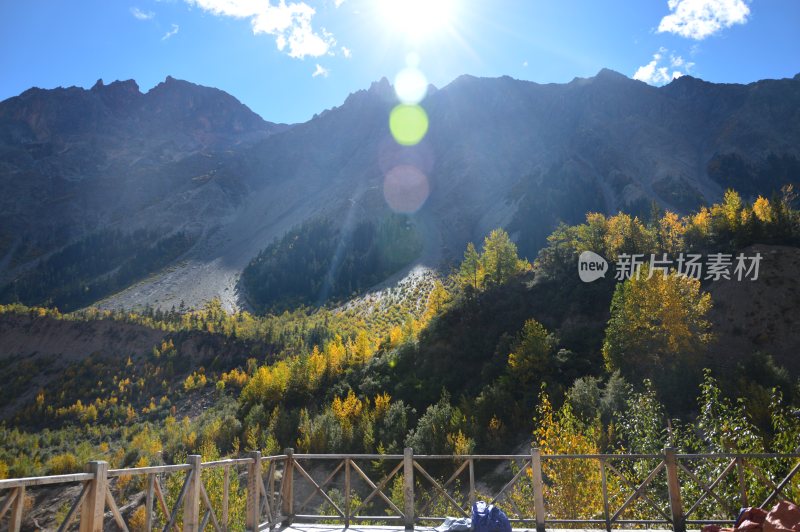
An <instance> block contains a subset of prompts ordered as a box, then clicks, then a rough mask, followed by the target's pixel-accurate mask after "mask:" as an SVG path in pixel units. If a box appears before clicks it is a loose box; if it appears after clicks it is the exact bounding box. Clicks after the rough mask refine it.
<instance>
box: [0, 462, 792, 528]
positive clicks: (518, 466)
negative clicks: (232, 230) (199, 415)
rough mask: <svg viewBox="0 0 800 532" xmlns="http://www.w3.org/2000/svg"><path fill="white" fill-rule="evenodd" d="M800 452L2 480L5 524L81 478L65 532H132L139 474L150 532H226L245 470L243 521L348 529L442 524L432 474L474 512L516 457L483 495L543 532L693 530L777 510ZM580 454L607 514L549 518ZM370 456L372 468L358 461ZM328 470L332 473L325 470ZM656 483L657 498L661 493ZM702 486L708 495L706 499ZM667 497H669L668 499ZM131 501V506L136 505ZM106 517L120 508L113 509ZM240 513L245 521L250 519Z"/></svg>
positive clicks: (295, 466)
mask: <svg viewBox="0 0 800 532" xmlns="http://www.w3.org/2000/svg"><path fill="white" fill-rule="evenodd" d="M798 458H800V454H798V453H793V454H772V453H761V454H736V453H721V454H691V455H690V454H678V453H677V452H676V451H675V450H674V449H671V448H667V449H665V450H664V452H663V453H661V454H594V455H542V454H541V453H540V451H539V450H538V449H535V448H534V449H532V450H531V452H530V454H529V455H414V454H413V451H412V450H411V449H405V452H404V454H402V455H386V454H374V455H369V454H295V453H294V452H293V450H292V449H287V450H286V453H285V454H282V455H275V456H266V457H263V456H261V453H260V452H252V453H249V454H248V455H247V456H246V457H245V458H238V459H228V460H219V461H215V462H206V463H202V462H201V457H200V456H199V455H190V456H189V457H188V460H187V463H186V464H178V465H164V466H152V467H141V468H134V469H109V468H108V463H107V462H103V461H96V462H90V463H89V464H88V468H87V472H86V473H78V474H70V475H55V476H46V477H31V478H20V479H8V480H0V495H3V493H4V492H5V498H4V499H3V501H2V503H0V529H8V530H11V531H13V532H17V531H19V530H20V529H21V527H22V525H23V519H24V513H25V511H26V504H25V501H26V495H25V494H26V491H28V490H33V489H36V488H39V487H42V486H62V487H63V486H69V485H72V486H80V490H79V494H78V495H77V497H76V498H75V499H74V500H73V501H72V502H71V505H70V506H69V510H68V511H67V512H66V515H64V516H63V518H62V520H61V522H60V523H58V530H59V532H60V531H65V530H68V529H69V528H70V526H73V525H77V523H75V520H76V518H78V520H79V526H80V530H81V532H84V531H85V532H89V531H100V530H103V529H104V524H105V525H106V526H112V527H113V525H112V523H113V524H114V525H115V526H116V528H118V529H120V530H124V531H126V532H127V531H128V530H129V528H130V524H131V523H130V512H129V518H128V520H127V521H126V519H125V517H124V513H125V512H124V511H121V509H120V507H119V506H118V505H117V501H116V500H115V495H114V489H112V488H113V486H112V485H113V484H114V483H115V482H118V481H119V479H120V477H127V478H139V479H140V481H141V482H142V484H141V485H142V486H143V491H144V496H143V497H140V501H139V502H138V506H143V508H144V512H143V513H144V522H143V523H137V526H138V527H139V528H142V529H144V530H148V531H149V530H152V529H153V528H154V525H155V524H156V522H158V523H163V528H162V529H163V531H164V532H169V531H170V530H174V531H176V532H177V531H178V525H177V524H178V523H181V524H182V528H183V530H184V531H196V530H204V529H205V528H206V527H207V526H208V525H209V524H210V525H212V526H213V528H214V530H216V531H218V532H222V531H227V530H228V529H229V528H230V526H231V522H232V520H231V516H230V515H229V509H230V505H229V501H230V497H231V489H230V486H231V479H232V475H237V480H239V479H243V480H244V482H243V483H242V484H243V485H244V486H245V487H244V488H243V491H244V493H239V495H244V494H246V509H245V512H246V515H245V516H244V520H243V521H244V523H245V526H246V529H247V530H252V531H259V530H266V529H272V528H275V527H280V526H282V525H288V524H291V523H293V522H300V523H301V522H320V521H325V522H329V523H330V522H335V523H338V524H341V525H343V526H344V527H349V526H350V525H351V524H352V523H354V522H383V523H396V524H397V525H398V526H404V527H405V528H413V527H414V526H415V525H416V524H420V523H423V522H430V521H433V520H441V519H442V517H443V516H442V515H438V516H428V515H426V511H427V510H428V508H429V507H430V506H431V503H432V499H431V498H430V497H427V500H424V501H423V500H422V498H420V497H418V493H417V492H418V490H420V489H421V488H420V486H421V485H422V483H423V482H424V483H426V484H427V485H428V490H429V492H430V493H433V494H435V495H436V496H438V497H439V498H440V499H441V500H443V501H445V504H446V505H447V506H448V510H452V511H453V514H451V515H460V516H468V515H469V514H468V510H469V507H470V506H471V505H472V503H473V502H474V501H475V500H476V498H477V497H478V496H479V484H478V482H477V481H476V473H477V472H478V466H477V464H478V463H481V464H482V466H481V468H482V469H481V470H482V471H484V472H486V471H488V470H489V466H490V465H491V464H493V463H494V464H502V463H503V462H505V463H507V464H514V465H512V466H511V468H510V469H511V478H510V479H509V480H508V481H507V482H505V483H504V484H503V486H502V488H501V489H500V490H499V492H498V493H497V494H496V495H494V496H487V495H485V494H480V496H482V497H485V498H486V499H487V500H488V502H491V503H500V502H502V505H503V506H504V507H506V508H508V513H509V515H510V516H512V521H513V522H514V523H515V524H522V525H524V526H526V527H527V528H536V530H537V532H543V531H544V530H545V528H546V527H549V528H555V527H556V526H559V525H564V524H571V525H583V526H586V525H589V526H594V527H597V528H605V529H606V530H609V531H610V530H611V529H612V528H613V527H615V526H619V525H638V526H648V527H650V526H652V525H666V527H668V528H671V529H672V530H674V531H675V532H685V530H686V526H687V524H694V525H700V524H705V523H709V522H717V523H719V522H730V520H732V519H733V518H734V517H735V512H736V510H737V508H736V506H737V505H738V506H742V507H746V506H749V505H755V504H758V505H759V506H761V507H766V506H767V505H769V504H771V503H772V502H773V501H774V500H776V499H777V498H783V499H786V498H788V497H786V493H785V490H786V489H787V486H789V485H790V484H789V483H790V482H791V480H792V479H793V477H794V476H795V475H796V474H797V473H798V470H800V462H798ZM571 460H572V461H576V460H577V461H583V462H584V463H585V462H586V461H589V462H596V463H597V467H598V468H599V472H600V486H596V489H599V490H600V491H601V493H602V505H603V510H602V515H601V516H595V517H591V518H585V519H583V518H580V519H578V518H576V519H568V520H566V519H548V516H547V504H546V502H545V493H546V491H547V489H548V488H552V487H553V481H552V479H550V478H548V475H547V474H546V472H545V473H543V463H545V464H547V466H548V467H551V468H552V467H556V465H557V464H558V462H561V461H567V462H569V461H571ZM707 460H715V461H717V462H718V463H720V467H721V469H722V471H721V472H720V473H719V474H717V475H716V476H715V477H714V478H710V479H708V480H705V479H701V478H699V477H698V474H697V473H696V469H695V468H693V466H692V464H696V463H697V462H698V461H707ZM770 460H772V461H775V460H781V461H783V462H782V463H789V464H790V467H788V468H787V470H786V471H785V473H786V474H784V475H782V478H780V479H777V481H775V480H776V479H771V478H768V475H767V474H766V473H765V471H766V468H764V467H759V466H757V464H756V462H758V461H770ZM637 461H638V463H639V464H645V465H647V467H645V468H644V469H642V468H639V469H640V470H641V471H642V474H643V475H644V478H638V479H631V478H630V475H629V474H625V473H623V472H622V470H623V469H625V470H629V469H626V468H623V467H622V466H621V465H620V462H627V463H631V462H637ZM359 462H360V463H361V464H362V465H359ZM365 462H369V464H370V466H371V468H370V467H365V466H364V465H363V464H364V463H365ZM615 464H616V465H615ZM650 464H657V465H654V466H651V465H650ZM723 464H724V467H723ZM448 467H451V468H453V469H454V471H453V473H452V474H450V475H449V477H448V478H447V480H443V479H444V476H441V477H440V479H439V480H437V478H436V475H435V474H432V473H431V471H432V470H435V472H436V473H441V472H442V470H443V469H447V468H448ZM365 469H366V470H368V471H371V470H378V471H382V472H383V474H382V477H381V478H380V479H379V480H378V481H377V482H376V481H375V480H373V479H372V478H370V476H369V475H368V474H367V472H366V471H365ZM219 470H221V471H222V479H223V480H222V490H221V501H218V503H217V504H216V506H217V508H216V510H217V511H215V508H214V506H215V505H214V504H212V502H211V498H210V497H209V493H208V491H207V488H206V484H207V481H206V482H204V480H203V472H209V471H219ZM319 471H323V472H322V474H320V472H319ZM178 473H182V474H183V475H184V476H183V482H182V483H180V486H181V487H180V491H179V492H178V493H177V497H175V496H174V494H173V497H171V498H172V499H174V503H173V504H172V507H169V505H168V497H165V485H164V479H165V476H167V475H172V474H178ZM745 473H748V474H749V475H750V477H752V478H756V479H757V480H758V482H759V483H760V484H761V486H762V488H763V487H764V486H766V487H767V491H768V492H769V494H768V496H767V497H765V499H764V500H763V501H751V500H750V499H751V497H750V493H749V490H748V486H747V485H746V482H745V477H746V475H745ZM315 474H316V476H317V478H316V479H315V478H314V476H315ZM400 474H402V502H401V501H399V497H398V492H397V488H398V486H393V485H392V483H393V482H397V483H399V482H400V481H399V477H398V475H400ZM734 474H735V477H734V484H735V486H736V487H737V489H736V491H737V493H736V499H737V500H736V501H735V502H736V504H732V502H731V500H730V497H728V498H727V499H724V498H723V497H722V496H721V495H720V494H719V493H718V491H719V489H720V486H721V485H722V483H723V481H725V480H726V479H728V482H729V476H730V475H734ZM373 475H374V473H373ZM610 475H613V476H614V477H615V479H616V482H617V484H616V485H617V486H620V485H621V486H624V487H625V488H626V489H627V492H626V493H627V495H626V497H625V499H624V502H622V503H621V504H620V505H619V506H618V507H616V508H614V507H612V506H613V504H612V501H611V500H610V497H609V478H610ZM207 476H208V475H207ZM323 476H324V478H323ZM464 476H466V478H467V481H466V483H465V484H464V486H465V487H464V488H462V489H461V490H460V491H458V490H457V489H454V486H458V485H461V484H460V478H461V477H464ZM661 477H663V480H662V481H661V482H660V483H659V484H660V485H659V486H656V482H655V480H656V478H661ZM115 479H117V480H116V481H115ZM354 481H355V482H354ZM682 483H684V484H691V485H692V486H694V488H695V489H694V494H695V495H694V496H693V497H691V498H689V499H687V494H686V493H685V492H686V491H687V490H686V488H685V487H684V488H683V489H682ZM334 484H336V485H337V486H340V487H341V488H342V489H341V490H340V496H341V499H340V500H339V501H338V502H337V501H336V500H334V499H333V498H332V493H333V491H332V488H330V487H329V486H331V487H332V486H333V485H334ZM522 484H525V486H526V490H527V491H525V492H524V493H525V494H526V496H528V495H529V496H530V499H531V500H528V501H527V502H528V503H531V502H532V505H526V508H532V511H530V510H528V511H526V510H523V509H521V508H520V507H519V505H518V504H517V503H516V502H514V499H513V498H511V497H509V494H510V493H511V492H512V491H513V490H514V489H515V486H518V485H522ZM664 484H665V485H664ZM176 485H177V484H176ZM498 485H499V484H498ZM483 486H485V484H483ZM326 488H327V491H326ZM356 488H359V489H360V493H362V494H364V493H366V496H365V497H364V498H363V499H361V500H360V503H358V504H356V503H355V502H354V501H353V500H351V497H352V496H353V495H354V493H355V491H354V490H356ZM392 488H394V490H393V491H392V492H390V493H388V494H387V490H389V489H392ZM654 488H656V489H655V492H656V493H657V495H658V497H656V498H655V499H654V496H653V490H654ZM337 489H338V488H337ZM698 489H699V491H700V492H701V493H700V495H699V497H698V496H697V491H698ZM648 490H650V493H648ZM74 491H76V492H77V491H78V490H77V489H75V490H74ZM240 491H241V490H240ZM457 491H458V493H457ZM392 494H393V495H394V500H393V499H392ZM461 495H464V500H462V501H461V502H459V501H458V500H456V499H457V498H458V497H460V496H461ZM659 497H660V498H661V499H663V500H657V499H658V498H659ZM695 497H696V498H695ZM141 499H143V500H141ZM315 499H316V500H317V501H318V502H321V503H322V505H323V506H324V507H325V508H326V509H327V510H330V511H332V514H331V515H321V514H320V513H304V510H305V508H307V507H308V505H309V504H310V503H311V501H312V500H315ZM708 500H713V501H716V502H715V503H714V504H718V505H719V507H720V508H723V509H725V511H726V512H728V513H727V515H729V516H730V518H729V519H727V520H726V519H722V520H716V521H712V520H702V519H691V516H692V514H693V513H696V511H697V510H698V508H700V506H701V504H702V503H703V502H704V501H708ZM371 501H376V502H379V503H380V505H382V507H383V510H384V512H385V513H386V515H361V514H360V513H359V512H361V511H362V510H363V509H366V508H369V504H370V502H371ZM636 501H638V502H639V504H644V505H646V506H648V507H649V508H650V509H651V510H652V511H653V512H654V514H655V515H656V516H657V517H656V518H655V519H647V520H645V519H624V518H623V515H624V513H625V512H626V510H629V509H630V508H631V507H632V505H633V504H634V503H635V502H636ZM759 502H760V504H759ZM398 503H399V504H398ZM124 508H127V509H128V510H131V506H128V507H124ZM107 513H110V515H109V516H106V514H107ZM106 517H107V518H106ZM238 517H239V520H240V521H241V517H242V516H241V515H240V516H238Z"/></svg>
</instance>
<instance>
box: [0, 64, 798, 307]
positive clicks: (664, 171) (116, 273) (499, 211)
mask: <svg viewBox="0 0 800 532" xmlns="http://www.w3.org/2000/svg"><path fill="white" fill-rule="evenodd" d="M396 103H397V102H396V99H395V97H394V91H393V89H392V87H391V85H390V84H389V82H388V81H387V80H386V79H382V80H380V81H378V82H376V83H373V85H372V86H371V87H370V88H369V89H367V90H362V91H358V92H356V93H354V94H351V95H350V96H349V97H348V98H347V99H346V101H345V102H344V103H343V104H342V105H341V106H339V107H336V108H333V109H330V110H326V111H324V112H322V113H320V114H319V115H317V116H315V117H314V118H313V119H312V120H310V121H309V122H306V123H303V124H297V125H294V126H291V127H289V126H285V125H278V124H271V123H268V122H265V121H263V120H261V119H260V118H259V117H258V116H257V115H255V114H254V113H252V112H251V111H249V109H247V108H246V107H245V106H243V105H242V104H240V103H239V102H238V101H237V100H235V99H234V98H233V97H231V96H229V95H227V94H225V93H223V92H221V91H218V90H216V89H210V88H206V87H200V86H197V85H193V84H191V83H187V82H184V81H178V80H174V79H172V78H167V80H166V81H165V82H164V83H161V84H159V85H158V86H157V87H155V88H153V89H152V90H150V91H149V92H147V93H146V94H142V93H141V92H140V91H139V90H138V87H137V86H136V84H135V82H132V81H128V82H115V83H112V84H109V85H107V86H106V85H103V84H102V83H101V82H98V84H97V85H95V87H93V88H92V89H91V90H83V89H79V88H74V87H73V88H69V89H55V90H52V91H45V90H40V89H31V90H29V91H26V92H25V93H23V94H22V95H20V96H18V97H15V98H11V99H9V100H6V101H4V102H2V103H0V198H2V199H0V220H2V225H1V226H0V227H2V229H0V257H2V258H0V276H1V277H0V283H2V282H5V283H9V282H11V281H13V280H16V284H13V283H12V284H6V288H5V289H4V291H0V297H2V298H5V299H12V298H15V297H17V298H20V299H23V298H22V297H21V296H20V294H21V293H27V292H25V290H28V288H26V287H30V286H32V285H36V284H37V283H38V284H41V283H43V282H46V283H50V284H52V285H54V286H66V285H68V286H71V287H72V288H70V289H69V290H68V291H67V292H68V295H65V296H63V297H64V300H69V301H76V303H74V304H75V305H76V306H79V305H83V304H88V303H89V302H92V301H95V300H97V299H101V298H102V297H105V296H107V295H110V294H113V293H116V295H113V296H111V297H109V298H108V299H105V300H104V301H103V302H102V303H101V304H102V305H103V306H107V307H119V306H122V307H130V306H139V305H144V304H151V305H155V306H159V307H162V308H169V307H170V306H173V305H174V306H178V305H179V304H180V303H181V302H183V303H185V304H186V305H189V306H196V305H199V304H200V303H202V302H203V301H206V300H209V299H211V298H212V297H221V298H222V300H223V302H224V304H225V306H226V307H228V308H235V307H238V306H241V305H246V294H244V291H243V290H242V287H241V286H240V283H239V282H238V279H239V275H240V273H241V271H242V270H243V269H244V268H245V266H246V265H247V264H248V262H249V261H251V259H253V258H254V257H255V256H256V255H257V254H258V253H259V251H261V250H262V249H264V248H266V247H267V246H268V245H269V244H270V243H271V242H273V241H274V239H276V238H280V237H281V236H283V235H284V234H285V233H287V231H289V230H290V229H292V228H295V227H297V226H299V225H300V224H301V223H303V222H305V221H309V220H314V219H317V220H325V219H327V220H331V223H333V224H334V225H336V226H337V227H339V228H340V229H341V232H340V233H339V235H340V236H339V238H342V239H345V238H346V236H347V235H348V234H349V233H350V232H352V230H353V228H355V227H357V225H358V223H359V222H361V221H364V220H380V219H382V218H384V217H385V216H386V215H387V214H388V213H389V212H391V210H390V208H389V206H388V205H387V198H388V199H389V200H390V203H393V204H394V205H395V206H397V205H398V204H399V205H401V206H403V204H404V202H406V205H405V207H406V208H408V207H409V205H408V204H407V202H409V201H410V202H411V203H412V204H413V203H414V202H415V201H416V202H417V203H419V202H420V201H423V202H424V203H423V204H422V207H421V208H420V209H419V210H417V211H416V212H414V213H412V214H411V215H410V223H412V224H413V225H414V227H415V230H416V232H417V233H418V235H419V237H420V240H421V241H422V243H423V244H422V246H421V251H420V253H419V257H418V259H417V261H416V263H417V264H423V265H425V266H429V267H436V266H440V265H442V264H445V263H446V262H447V261H449V260H452V259H454V258H457V257H458V256H459V255H460V254H461V252H462V250H463V249H464V246H465V243H466V242H467V241H480V240H481V239H482V237H483V236H484V235H485V234H486V233H487V232H488V231H489V230H490V229H492V228H494V227H498V226H503V227H506V228H507V229H508V230H509V231H510V232H511V233H512V236H513V237H514V238H515V240H516V241H517V243H518V245H519V247H520V249H521V251H522V252H523V253H524V254H525V255H527V256H528V257H530V258H532V257H533V256H534V255H535V253H536V251H537V250H538V249H539V248H540V247H541V246H542V245H543V243H544V241H545V240H544V239H545V237H546V236H547V235H548V234H549V233H550V232H551V230H552V229H553V227H554V226H555V225H556V224H557V223H558V222H560V221H564V222H566V223H576V222H579V221H580V220H581V219H582V218H583V217H584V215H585V213H586V212H588V211H602V212H616V211H617V210H619V209H622V210H626V211H630V212H633V213H636V214H639V215H640V216H647V215H648V213H649V212H650V209H651V207H650V206H651V203H652V202H653V201H656V202H657V203H658V204H660V206H661V207H663V208H668V209H672V210H676V211H679V212H686V211H688V210H691V209H693V208H696V207H697V206H699V205H701V204H704V203H708V202H711V201H714V200H717V199H719V198H720V197H721V195H722V192H723V191H724V189H725V188H726V187H730V186H733V187H735V188H737V190H739V191H741V192H742V193H743V194H744V196H745V197H746V198H754V197H755V196H756V195H758V194H763V195H770V194H772V193H773V192H775V191H776V190H778V189H779V188H780V186H781V185H782V184H784V183H791V182H800V78H798V77H795V78H793V79H781V80H763V81H758V82H755V83H751V84H748V85H735V84H714V83H708V82H705V81H702V80H700V79H697V78H693V77H691V76H684V77H681V78H678V79H676V80H674V81H673V82H671V83H670V84H669V85H666V86H664V87H661V88H655V87H651V86H649V85H646V84H645V83H642V82H639V81H635V80H631V79H629V78H626V77H625V76H623V75H621V74H618V73H616V72H613V71H610V70H602V71H600V72H599V73H598V74H597V75H596V76H594V77H592V78H576V79H574V80H573V81H572V82H570V83H567V84H537V83H532V82H527V81H519V80H514V79H512V78H509V77H501V78H491V79H488V78H475V77H472V76H461V77H459V78H458V79H456V80H455V81H453V82H452V83H451V84H449V85H447V86H446V87H443V88H441V89H438V90H433V89H432V90H430V91H429V93H428V96H427V97H426V99H425V100H424V101H423V102H422V106H423V107H424V109H425V110H426V112H427V115H428V119H429V124H430V127H429V130H428V133H427V135H426V137H425V138H424V139H423V141H422V142H421V143H420V144H418V145H417V146H414V147H401V146H399V145H398V144H397V143H395V142H394V141H393V140H392V137H391V134H390V132H389V127H388V116H389V112H390V111H391V109H392V108H393V106H394V105H396ZM387 176H389V177H388V178H387ZM398 186H400V188H397V187H398ZM403 186H405V187H410V188H405V189H404V188H402V187H403ZM110 229H114V230H119V232H120V233H119V234H117V233H114V234H109V235H101V236H103V237H102V238H99V237H97V242H98V243H99V244H98V245H91V246H90V245H88V244H87V245H80V243H81V242H82V240H83V239H85V238H87V236H88V235H96V234H97V232H98V231H100V232H103V231H109V230H110ZM134 230H140V231H144V232H140V233H138V236H129V235H132V234H133V233H132V231H134ZM170 238H171V239H172V240H167V239H170ZM93 242H94V241H93ZM120 242H121V243H120ZM148 242H162V245H161V249H162V251H159V252H157V251H156V250H155V248H154V247H153V245H152V244H148ZM68 244H72V246H73V247H72V248H70V247H69V246H68V247H67V248H64V246H65V245H68ZM75 246H77V247H75ZM103 246H107V247H108V248H109V249H114V250H115V253H116V254H115V255H114V256H115V257H116V259H115V260H108V261H106V262H107V264H105V263H104V266H103V267H98V268H97V269H98V270H102V271H97V272H93V273H91V274H89V273H85V274H84V275H83V276H81V275H77V274H76V275H77V278H75V276H73V277H70V278H69V279H64V278H62V277H63V276H61V277H60V276H59V273H58V272H61V271H71V270H69V268H70V267H72V270H75V271H79V272H85V271H86V269H85V268H84V267H83V266H81V267H78V266H75V265H76V264H77V262H76V261H75V260H73V259H72V258H71V257H72V255H76V254H77V255H80V254H81V253H84V254H85V253H86V251H85V250H86V249H90V250H92V252H93V253H96V254H97V255H98V256H99V257H100V258H102V256H103V253H104V252H103V249H104V247H103ZM164 250H166V251H164ZM138 256H148V257H149V256H153V257H156V256H157V257H156V258H154V259H153V260H141V261H139V262H141V264H139V263H137V265H136V266H135V267H127V269H125V268H124V265H127V264H130V262H131V260H132V257H138ZM158 257H160V258H158ZM164 257H166V258H164ZM48 260H51V261H52V262H51V264H50V265H49V266H47V265H46V264H45V263H46V262H47V261H48ZM101 262H102V261H101ZM92 263H93V264H95V263H98V261H97V260H93V261H92ZM43 264H45V266H43ZM81 264H82V263H81ZM70 265H72V266H70ZM410 266H413V264H412V265H410ZM402 275H403V271H400V272H398V273H397V274H396V275H395V276H394V277H393V278H397V277H398V276H402ZM145 278H146V279H145ZM142 279H145V280H142ZM137 281H138V283H137ZM99 285H102V286H101V287H100V288H97V286H99ZM129 285H133V286H131V287H130V288H127V289H125V288H126V287H127V286H129ZM81 291H82V292H81ZM79 293H84V294H89V295H87V296H85V297H82V298H76V296H75V294H79ZM36 297H39V298H41V297H42V295H41V294H39V295H38V296H36ZM70 298H71V299H70ZM26 302H28V303H39V302H40V301H33V300H30V301H26ZM78 302H79V303H78Z"/></svg>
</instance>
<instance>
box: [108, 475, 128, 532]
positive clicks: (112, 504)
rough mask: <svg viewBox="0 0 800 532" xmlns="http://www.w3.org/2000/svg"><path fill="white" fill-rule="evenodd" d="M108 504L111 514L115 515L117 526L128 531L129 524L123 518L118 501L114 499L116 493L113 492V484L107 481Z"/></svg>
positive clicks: (125, 531) (124, 531)
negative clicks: (110, 484)
mask: <svg viewBox="0 0 800 532" xmlns="http://www.w3.org/2000/svg"><path fill="white" fill-rule="evenodd" d="M106 506H107V507H108V509H109V510H111V515H113V516H114V521H116V522H117V526H118V527H119V528H120V530H122V531H123V532H129V531H128V525H127V524H126V523H125V519H123V518H122V514H121V513H119V508H117V502H116V501H115V500H114V495H113V494H112V493H111V486H109V485H108V483H106Z"/></svg>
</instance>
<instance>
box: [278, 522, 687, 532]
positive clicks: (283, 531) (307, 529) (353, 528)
mask: <svg viewBox="0 0 800 532" xmlns="http://www.w3.org/2000/svg"><path fill="white" fill-rule="evenodd" d="M442 521H444V519H442ZM433 529H434V527H432V526H416V527H414V530H415V531H418V532H434V530H433ZM276 530H279V531H280V532H404V531H405V528H403V527H402V526H379V525H350V527H349V528H345V527H344V525H321V524H308V523H293V524H292V525H291V526H288V527H282V528H279V529H276ZM514 530H515V531H519V532H536V529H535V528H514ZM612 530H613V531H614V532H642V530H641V529H640V530H635V531H634V530H625V529H618V528H613V529H612ZM647 530H656V531H667V530H669V531H671V530H672V529H671V528H666V527H662V528H650V529H647ZM604 531H605V529H604V528H570V529H560V528H549V527H548V528H547V532H604ZM687 532H698V531H697V530H696V529H695V530H691V529H690V530H687Z"/></svg>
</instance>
